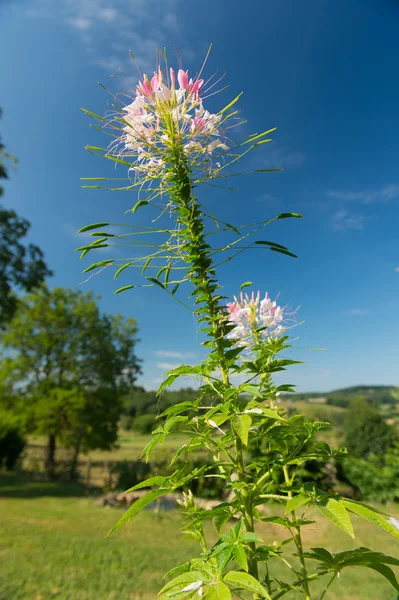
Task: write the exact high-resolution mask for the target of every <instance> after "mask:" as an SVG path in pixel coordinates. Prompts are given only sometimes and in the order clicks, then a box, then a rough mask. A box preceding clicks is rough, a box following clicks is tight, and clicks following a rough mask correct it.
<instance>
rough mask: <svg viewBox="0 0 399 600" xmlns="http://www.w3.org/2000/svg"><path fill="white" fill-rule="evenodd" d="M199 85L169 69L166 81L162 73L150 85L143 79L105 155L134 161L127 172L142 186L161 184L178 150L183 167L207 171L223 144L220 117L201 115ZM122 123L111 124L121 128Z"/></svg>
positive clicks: (186, 74)
mask: <svg viewBox="0 0 399 600" xmlns="http://www.w3.org/2000/svg"><path fill="white" fill-rule="evenodd" d="M203 86H204V80H203V79H199V77H197V78H195V79H191V78H189V75H188V71H183V70H182V69H180V70H179V71H178V73H177V81H176V74H175V72H174V70H173V69H170V71H169V76H168V78H167V81H166V80H165V77H164V74H163V71H162V69H161V67H158V69H157V71H156V72H154V76H153V77H152V79H150V78H149V77H148V76H147V75H144V76H143V78H142V80H141V81H140V82H139V84H138V85H137V88H136V95H135V98H134V100H133V102H131V103H130V104H128V105H127V106H124V107H123V109H122V110H123V113H124V114H123V118H122V122H123V127H122V129H121V135H120V136H117V139H116V140H115V141H114V142H113V143H112V144H111V145H110V147H109V149H108V152H109V154H112V155H115V156H117V157H118V158H121V157H122V158H125V157H126V158H129V159H132V158H133V159H134V160H133V162H134V165H133V166H132V167H131V170H132V171H134V173H135V175H136V177H138V178H140V179H142V180H151V179H158V180H161V184H162V180H163V178H164V176H165V174H166V171H167V167H168V165H167V154H168V151H170V149H171V148H173V147H176V146H179V148H180V149H182V151H183V152H184V154H185V155H186V157H187V161H188V164H189V165H190V166H193V165H196V166H198V165H202V166H204V165H207V166H208V168H209V165H210V164H212V163H211V159H212V157H213V155H214V153H215V151H218V153H219V154H220V153H221V152H224V151H226V150H228V146H227V145H226V144H225V143H224V141H223V140H222V132H221V129H220V128H221V125H222V123H223V121H224V117H223V115H222V114H221V113H219V114H212V113H210V112H209V111H207V110H205V108H204V106H203V100H202V98H201V92H202V89H203ZM120 121H121V117H120V116H119V117H116V118H115V120H114V123H117V127H118V128H120V125H119V123H120Z"/></svg>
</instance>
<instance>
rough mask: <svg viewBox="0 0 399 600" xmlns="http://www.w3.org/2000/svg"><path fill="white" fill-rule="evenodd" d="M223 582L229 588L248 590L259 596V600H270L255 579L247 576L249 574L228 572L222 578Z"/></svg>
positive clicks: (266, 592)
mask: <svg viewBox="0 0 399 600" xmlns="http://www.w3.org/2000/svg"><path fill="white" fill-rule="evenodd" d="M224 581H225V582H226V583H228V584H229V585H230V586H234V587H238V588H240V589H243V590H249V591H250V592H254V593H255V594H259V595H260V596H261V598H267V599H268V600H271V597H270V595H269V593H268V591H267V590H266V589H265V588H264V587H263V585H261V584H260V583H259V581H258V580H257V579H255V577H252V575H249V573H242V572H241V571H229V572H228V573H226V575H225V576H224Z"/></svg>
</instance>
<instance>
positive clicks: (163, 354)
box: [154, 350, 195, 358]
mask: <svg viewBox="0 0 399 600" xmlns="http://www.w3.org/2000/svg"><path fill="white" fill-rule="evenodd" d="M154 354H155V356H158V357H159V358H194V357H195V354H193V353H192V352H176V351H175V350H154Z"/></svg>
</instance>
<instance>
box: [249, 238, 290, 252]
mask: <svg viewBox="0 0 399 600" xmlns="http://www.w3.org/2000/svg"><path fill="white" fill-rule="evenodd" d="M255 244H261V245H264V246H272V247H273V248H281V250H288V248H286V247H285V246H282V245H281V244H276V243H275V242H268V241H267V240H257V241H256V242H255Z"/></svg>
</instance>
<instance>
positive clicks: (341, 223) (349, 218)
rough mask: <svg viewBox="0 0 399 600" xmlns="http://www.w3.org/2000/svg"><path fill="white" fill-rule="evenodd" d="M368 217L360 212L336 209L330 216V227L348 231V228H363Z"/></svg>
mask: <svg viewBox="0 0 399 600" xmlns="http://www.w3.org/2000/svg"><path fill="white" fill-rule="evenodd" d="M367 219H369V217H366V216H364V215H361V214H360V213H350V212H349V211H348V210H344V209H342V210H338V211H337V212H336V213H335V214H333V216H332V228H333V230H334V231H348V230H350V229H354V230H358V231H360V230H361V229H364V225H365V222H366V221H367Z"/></svg>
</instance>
